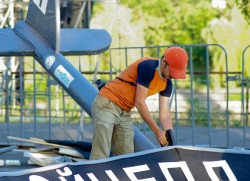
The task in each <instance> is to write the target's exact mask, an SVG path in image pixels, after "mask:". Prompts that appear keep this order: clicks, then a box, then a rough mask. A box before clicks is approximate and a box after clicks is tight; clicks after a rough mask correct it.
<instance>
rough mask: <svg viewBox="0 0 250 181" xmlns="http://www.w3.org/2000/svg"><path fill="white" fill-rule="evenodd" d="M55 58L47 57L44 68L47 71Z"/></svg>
mask: <svg viewBox="0 0 250 181" xmlns="http://www.w3.org/2000/svg"><path fill="white" fill-rule="evenodd" d="M55 60H56V58H55V57H54V56H48V57H47V58H46V59H45V67H46V68H47V69H48V70H49V69H50V67H51V66H52V65H53V63H54V62H55Z"/></svg>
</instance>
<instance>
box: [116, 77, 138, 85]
mask: <svg viewBox="0 0 250 181" xmlns="http://www.w3.org/2000/svg"><path fill="white" fill-rule="evenodd" d="M116 79H119V80H120V81H122V82H126V83H128V84H129V85H132V86H136V85H135V84H134V82H129V81H126V80H123V79H122V78H120V77H116Z"/></svg>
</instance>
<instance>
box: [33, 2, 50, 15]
mask: <svg viewBox="0 0 250 181" xmlns="http://www.w3.org/2000/svg"><path fill="white" fill-rule="evenodd" d="M34 3H35V4H36V6H37V7H38V8H39V9H40V10H41V11H42V12H43V14H46V8H47V4H48V0H34Z"/></svg>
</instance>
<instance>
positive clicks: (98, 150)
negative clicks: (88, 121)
mask: <svg viewBox="0 0 250 181" xmlns="http://www.w3.org/2000/svg"><path fill="white" fill-rule="evenodd" d="M91 111H92V117H93V127H94V136H93V143H92V150H91V154H90V160H96V159H101V158H107V157H109V155H110V151H111V148H112V153H113V155H114V156H116V155H122V154H127V153H133V152H134V141H133V138H134V131H133V125H132V123H131V121H130V113H129V112H126V111H124V110H122V109H121V108H120V107H119V106H117V105H116V104H115V103H113V102H112V101H110V100H109V99H107V98H105V97H103V96H101V95H97V97H96V98H95V100H94V102H93V105H92V110H91Z"/></svg>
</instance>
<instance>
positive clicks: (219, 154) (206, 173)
mask: <svg viewBox="0 0 250 181" xmlns="http://www.w3.org/2000/svg"><path fill="white" fill-rule="evenodd" d="M249 168H250V151H248V150H233V149H232V150H231V149H228V150H227V149H212V148H197V147H184V146H173V147H164V148H156V149H152V150H149V151H142V152H138V153H134V154H128V155H122V156H117V157H111V158H107V159H102V160H93V161H84V162H76V163H70V164H69V163H67V164H59V165H53V166H48V167H41V168H37V169H30V170H24V171H17V172H5V173H0V180H11V181H15V180H16V181H98V180H99V181H120V180H121V181H130V180H132V181H139V180H143V181H163V180H168V181H169V180H177V181H181V180H189V181H192V180H198V181H211V180H213V181H216V180H230V181H233V180H234V181H235V180H240V181H241V180H249V178H250V173H249Z"/></svg>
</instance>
